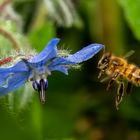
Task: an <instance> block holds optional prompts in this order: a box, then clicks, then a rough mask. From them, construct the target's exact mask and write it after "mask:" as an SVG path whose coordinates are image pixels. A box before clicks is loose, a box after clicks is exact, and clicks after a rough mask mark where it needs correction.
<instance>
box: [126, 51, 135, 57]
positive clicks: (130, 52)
mask: <svg viewBox="0 0 140 140" xmlns="http://www.w3.org/2000/svg"><path fill="white" fill-rule="evenodd" d="M134 53H135V51H134V50H130V51H129V52H127V53H126V54H125V56H124V58H125V59H126V58H128V57H130V56H131V55H133V54H134Z"/></svg>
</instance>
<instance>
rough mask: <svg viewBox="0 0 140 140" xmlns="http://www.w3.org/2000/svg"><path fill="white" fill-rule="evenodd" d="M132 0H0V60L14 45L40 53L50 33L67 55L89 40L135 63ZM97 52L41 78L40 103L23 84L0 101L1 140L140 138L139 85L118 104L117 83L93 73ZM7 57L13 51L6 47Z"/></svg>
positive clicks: (136, 3)
mask: <svg viewBox="0 0 140 140" xmlns="http://www.w3.org/2000/svg"><path fill="white" fill-rule="evenodd" d="M139 15H140V0H0V58H1V59H2V58H4V57H7V56H11V51H12V50H16V49H17V48H20V49H23V50H28V49H30V50H34V49H35V50H36V51H37V52H40V51H41V50H42V49H43V48H44V47H45V45H46V44H47V42H48V41H49V40H51V39H52V38H53V37H58V38H60V39H61V42H60V44H59V46H58V48H59V49H67V50H71V53H74V52H76V51H77V50H79V49H81V48H83V47H85V46H87V45H89V44H91V43H101V44H105V46H106V48H105V49H106V50H108V51H111V52H112V53H114V54H116V55H118V56H123V55H125V54H126V53H127V52H129V51H130V50H134V51H135V54H134V55H132V56H131V57H129V62H133V63H135V64H137V65H138V66H140V61H139V58H140V56H139V54H140V48H139V47H140V16H139ZM102 53H103V50H102V51H101V52H100V53H98V54H97V55H96V56H95V57H94V58H92V59H90V60H88V61H87V62H85V63H83V64H82V65H81V69H80V70H70V71H69V75H68V76H65V75H63V74H62V73H59V72H53V74H52V75H51V76H49V77H48V80H49V88H48V90H47V92H46V96H47V101H46V104H44V105H42V104H40V102H39V99H38V93H37V92H34V91H33V89H32V87H31V83H30V82H28V83H27V84H26V85H25V86H23V87H22V88H20V89H19V90H17V91H14V92H13V93H10V94H8V95H7V96H4V97H2V98H1V99H0V139H1V140H10V139H14V140H19V139H20V140H30V139H33V140H140V93H139V92H140V88H138V87H134V88H133V91H132V94H131V95H130V96H126V95H125V97H124V99H123V102H122V103H121V105H120V107H119V110H116V108H115V95H116V91H117V85H116V84H114V85H113V86H112V87H111V89H110V90H109V91H106V86H107V82H105V83H100V80H99V79H97V76H98V73H99V70H98V69H97V64H98V61H99V59H100V57H101V56H102ZM12 55H15V54H14V53H13V54H12Z"/></svg>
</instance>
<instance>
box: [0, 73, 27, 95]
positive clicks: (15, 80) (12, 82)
mask: <svg viewBox="0 0 140 140" xmlns="http://www.w3.org/2000/svg"><path fill="white" fill-rule="evenodd" d="M7 76H8V75H7ZM28 77H29V73H27V72H21V73H13V74H12V75H11V76H9V78H8V77H7V78H8V79H5V81H3V82H5V83H3V84H2V80H3V77H0V81H1V84H0V96H2V95H5V94H7V93H9V92H11V91H13V90H15V89H17V88H19V87H21V86H22V85H23V84H24V83H25V82H26V81H27V79H28ZM6 80H7V81H6Z"/></svg>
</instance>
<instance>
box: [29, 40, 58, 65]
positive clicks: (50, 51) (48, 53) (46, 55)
mask: <svg viewBox="0 0 140 140" xmlns="http://www.w3.org/2000/svg"><path fill="white" fill-rule="evenodd" d="M58 42H59V39H58V38H54V39H52V40H51V41H50V42H49V43H48V45H47V46H46V48H45V49H44V50H43V51H42V52H41V53H40V54H38V55H36V56H35V57H33V58H32V59H30V60H29V62H30V63H39V62H42V63H46V62H47V61H48V60H49V59H52V58H54V57H56V55H57V46H56V45H57V43H58Z"/></svg>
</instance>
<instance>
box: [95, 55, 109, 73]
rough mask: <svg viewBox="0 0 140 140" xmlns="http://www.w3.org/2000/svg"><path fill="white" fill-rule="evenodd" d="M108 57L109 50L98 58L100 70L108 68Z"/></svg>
mask: <svg viewBox="0 0 140 140" xmlns="http://www.w3.org/2000/svg"><path fill="white" fill-rule="evenodd" d="M110 57H111V53H110V52H106V53H104V54H103V56H102V57H101V59H100V60H99V62H98V68H99V69H100V70H101V71H105V70H106V69H107V68H108V66H109V62H110Z"/></svg>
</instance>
